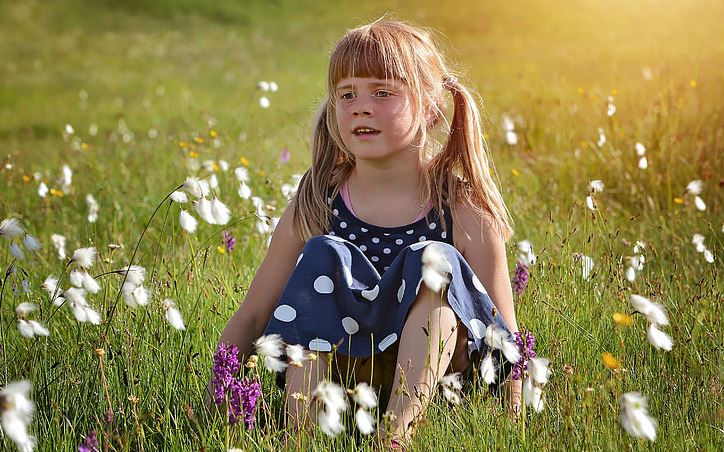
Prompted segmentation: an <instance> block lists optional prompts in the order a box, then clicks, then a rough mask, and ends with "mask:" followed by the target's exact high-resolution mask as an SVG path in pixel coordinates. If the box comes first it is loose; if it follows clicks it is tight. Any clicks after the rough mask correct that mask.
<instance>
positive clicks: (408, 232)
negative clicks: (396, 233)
mask: <svg viewBox="0 0 724 452" xmlns="http://www.w3.org/2000/svg"><path fill="white" fill-rule="evenodd" d="M414 232H415V231H414V230H412V229H410V230H409V231H406V232H405V233H406V234H407V235H412V234H413V233H414Z"/></svg>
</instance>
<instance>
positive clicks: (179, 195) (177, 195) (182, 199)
mask: <svg viewBox="0 0 724 452" xmlns="http://www.w3.org/2000/svg"><path fill="white" fill-rule="evenodd" d="M170 198H171V201H173V202H175V203H178V204H184V203H187V202H189V198H188V196H186V193H184V192H182V191H178V190H176V191H174V192H173V193H171V196H170Z"/></svg>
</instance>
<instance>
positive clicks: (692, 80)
mask: <svg viewBox="0 0 724 452" xmlns="http://www.w3.org/2000/svg"><path fill="white" fill-rule="evenodd" d="M689 86H691V87H692V88H696V80H694V79H691V80H689Z"/></svg>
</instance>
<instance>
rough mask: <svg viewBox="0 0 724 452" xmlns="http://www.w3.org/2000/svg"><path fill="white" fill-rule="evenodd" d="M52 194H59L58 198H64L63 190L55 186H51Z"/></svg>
mask: <svg viewBox="0 0 724 452" xmlns="http://www.w3.org/2000/svg"><path fill="white" fill-rule="evenodd" d="M50 194H51V195H53V196H57V197H58V198H62V197H63V192H62V191H60V190H56V189H55V188H51V189H50Z"/></svg>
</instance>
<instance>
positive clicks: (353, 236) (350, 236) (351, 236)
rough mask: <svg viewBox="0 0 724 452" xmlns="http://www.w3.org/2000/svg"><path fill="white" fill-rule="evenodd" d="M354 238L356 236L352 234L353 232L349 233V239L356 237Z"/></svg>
mask: <svg viewBox="0 0 724 452" xmlns="http://www.w3.org/2000/svg"><path fill="white" fill-rule="evenodd" d="M356 238H357V236H356V235H354V234H350V235H349V239H350V240H354V239H356Z"/></svg>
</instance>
